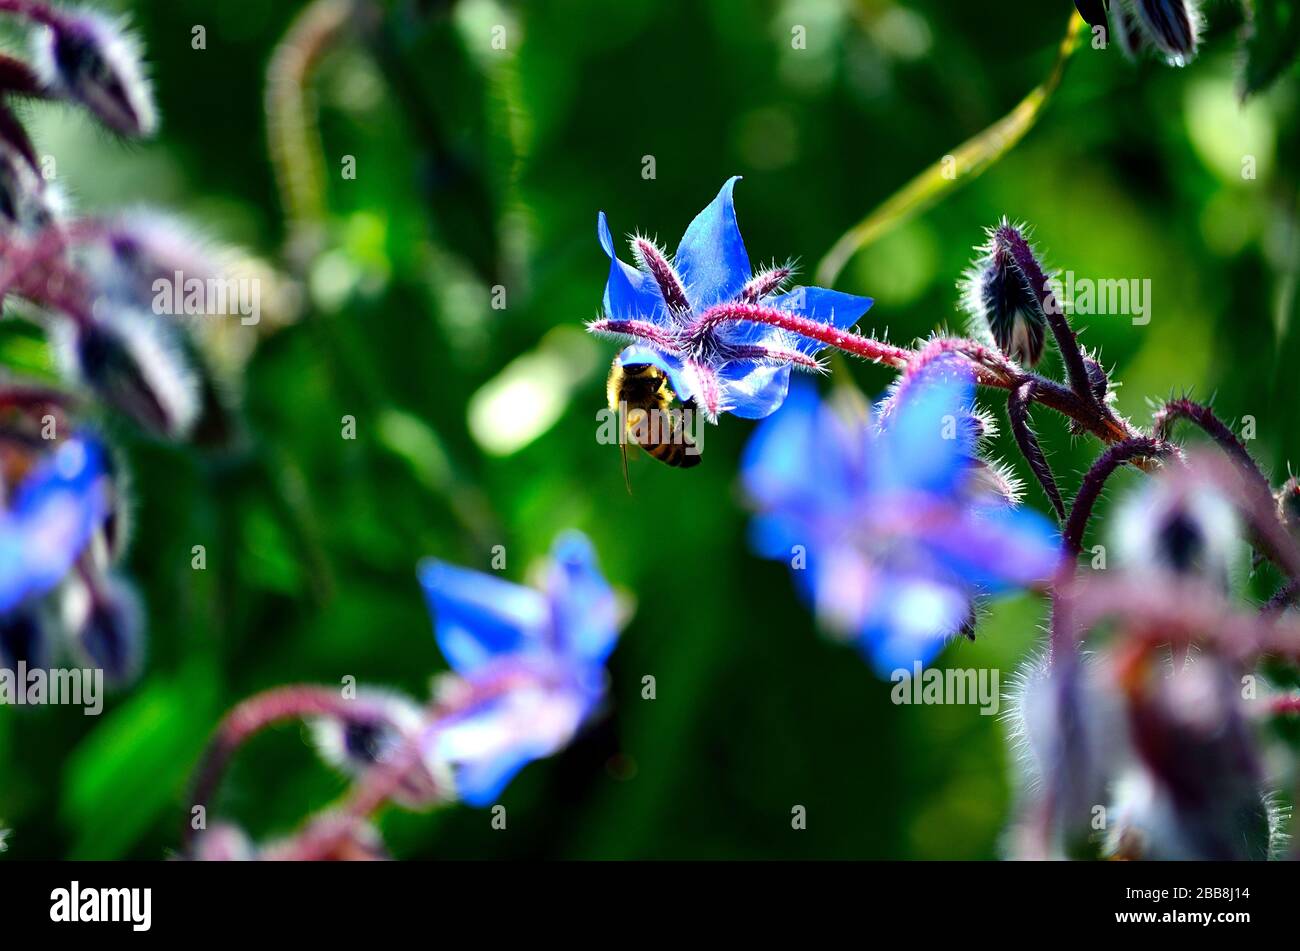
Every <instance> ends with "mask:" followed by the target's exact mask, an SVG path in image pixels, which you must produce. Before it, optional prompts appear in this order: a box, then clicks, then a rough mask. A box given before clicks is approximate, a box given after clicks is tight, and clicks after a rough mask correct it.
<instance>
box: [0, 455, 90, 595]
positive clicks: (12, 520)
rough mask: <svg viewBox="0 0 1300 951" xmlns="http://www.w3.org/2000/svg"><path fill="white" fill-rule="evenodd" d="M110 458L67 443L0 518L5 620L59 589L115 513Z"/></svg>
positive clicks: (33, 474)
mask: <svg viewBox="0 0 1300 951" xmlns="http://www.w3.org/2000/svg"><path fill="white" fill-rule="evenodd" d="M112 500H113V497H112V488H111V480H110V477H109V470H108V452H107V450H106V449H105V448H104V446H103V445H102V444H100V443H99V442H98V441H97V440H95V439H91V438H89V437H84V436H79V437H74V438H72V439H68V440H67V441H66V442H64V443H63V444H62V445H60V446H59V447H58V448H57V449H55V450H54V451H53V452H52V453H50V454H49V455H47V456H45V457H44V458H42V459H41V460H40V461H38V462H37V463H36V465H35V466H34V467H33V469H32V471H31V472H30V473H29V474H28V475H27V477H26V478H25V479H23V480H22V482H20V483H19V484H18V486H17V488H16V489H15V490H14V492H13V494H12V496H11V497H10V499H9V502H8V504H7V506H6V507H5V510H4V511H3V513H0V614H4V613H7V612H9V611H11V610H13V609H14V608H16V607H18V606H19V605H21V604H23V603H24V602H25V601H28V600H30V599H32V598H35V597H39V596H40V595H43V594H45V593H46V592H48V591H50V590H51V589H52V588H54V586H55V585H57V584H58V583H59V582H60V581H61V580H63V577H64V576H65V575H66V574H67V573H68V571H69V570H70V569H71V568H72V566H73V563H74V562H75V561H76V560H77V557H78V556H79V555H80V554H81V552H82V551H83V550H84V549H85V547H86V545H87V544H88V543H89V542H90V539H91V537H92V536H93V535H94V533H95V532H96V531H97V530H99V529H100V527H101V526H103V525H104V523H105V520H106V519H107V518H108V516H109V515H110V513H111V511H112Z"/></svg>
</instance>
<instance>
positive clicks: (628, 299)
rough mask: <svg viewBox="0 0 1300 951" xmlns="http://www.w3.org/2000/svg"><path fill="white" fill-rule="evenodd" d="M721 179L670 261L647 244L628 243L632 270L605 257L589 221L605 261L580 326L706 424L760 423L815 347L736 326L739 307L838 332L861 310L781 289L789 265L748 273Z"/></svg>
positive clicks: (784, 334)
mask: <svg viewBox="0 0 1300 951" xmlns="http://www.w3.org/2000/svg"><path fill="white" fill-rule="evenodd" d="M737 181H739V176H736V177H734V178H731V179H729V180H728V181H727V182H726V184H724V185H723V186H722V190H721V191H720V192H718V196H717V198H715V199H714V200H713V202H712V203H711V204H710V205H709V206H708V207H707V208H705V209H704V210H703V211H702V212H700V213H699V215H697V216H696V218H695V220H694V221H692V222H691V224H690V227H688V228H687V229H686V233H685V234H684V235H683V236H682V240H681V242H680V243H679V244H678V246H677V252H676V254H674V255H673V256H672V258H671V259H669V258H668V257H667V255H666V254H665V253H664V251H662V250H661V249H660V248H658V247H657V246H656V245H655V244H654V243H653V242H652V241H649V240H647V239H646V238H643V237H634V238H633V239H632V250H633V253H634V254H635V256H636V259H637V263H638V264H639V265H640V266H639V267H633V266H631V265H629V264H625V263H623V262H622V261H620V260H619V259H618V257H617V256H616V255H615V253H614V241H613V238H612V237H611V236H610V231H609V223H608V222H607V221H606V219H605V213H604V212H601V213H600V214H599V216H598V217H597V229H596V230H597V236H598V237H599V239H600V246H601V247H602V248H603V249H604V251H605V253H606V254H607V255H608V256H609V261H610V268H609V279H608V281H607V282H606V284H605V298H604V317H603V318H601V319H599V320H595V321H592V322H591V323H589V324H588V329H589V330H591V331H592V332H594V333H602V334H608V335H610V336H614V337H619V338H623V339H627V340H630V341H632V342H633V344H634V346H633V347H629V348H628V349H627V350H624V351H623V353H622V354H620V357H619V360H620V361H621V362H622V363H624V364H627V363H650V364H652V365H654V366H657V367H658V368H659V369H661V370H663V371H664V372H665V373H666V374H667V375H668V378H669V381H670V382H671V384H672V387H673V390H674V392H675V393H676V394H677V397H678V399H680V400H681V401H682V402H689V401H694V403H695V404H696V405H697V406H698V407H699V408H700V409H701V410H702V411H703V413H704V415H705V417H706V418H707V419H708V420H709V421H711V422H717V419H718V416H719V415H720V414H721V413H724V412H725V413H732V414H733V415H736V416H740V417H744V418H746V419H761V418H762V417H765V416H768V415H770V414H771V413H773V412H774V411H775V410H776V409H778V408H779V407H780V405H781V403H782V401H783V400H784V399H785V395H786V391H787V389H788V387H789V382H790V368H791V367H798V368H800V369H804V370H817V369H820V365H819V364H818V362H817V360H816V358H815V355H816V354H817V352H818V351H820V350H821V349H822V348H823V347H824V346H825V344H823V343H821V342H820V341H817V340H812V339H809V338H807V337H803V336H800V335H797V334H793V333H790V332H788V331H786V330H784V329H782V328H780V327H775V326H771V325H770V324H765V323H759V322H755V321H750V320H744V319H742V318H741V317H739V316H738V315H740V314H743V313H744V308H746V307H748V308H755V309H758V308H765V309H769V310H778V311H782V312H785V313H788V314H792V315H795V316H798V317H805V318H809V319H812V320H816V321H818V322H820V323H825V324H830V325H833V326H834V327H837V328H840V329H844V328H847V327H850V326H852V325H853V324H854V323H856V322H857V320H858V319H859V318H860V317H861V316H862V315H863V314H865V313H866V312H867V309H868V308H870V307H871V304H872V300H871V298H869V297H855V296H853V295H851V294H842V293H840V292H839V291H832V290H827V289H826V288H822V287H796V288H794V289H792V290H790V291H787V292H783V291H782V289H783V287H784V286H785V284H786V282H787V280H788V279H789V278H790V276H791V274H792V268H791V267H790V266H782V267H773V268H770V269H767V270H764V271H760V272H759V273H758V274H755V273H754V272H753V271H752V269H751V268H750V263H749V255H748V253H747V252H746V250H745V243H744V241H743V240H742V239H741V237H740V228H739V226H738V225H737V223H736V209H735V206H734V204H733V202H732V190H733V189H734V188H735V184H736V182H737Z"/></svg>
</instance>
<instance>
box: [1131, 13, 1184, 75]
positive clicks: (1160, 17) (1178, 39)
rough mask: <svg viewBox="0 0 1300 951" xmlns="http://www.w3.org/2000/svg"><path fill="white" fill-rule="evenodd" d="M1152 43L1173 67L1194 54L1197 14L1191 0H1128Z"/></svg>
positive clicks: (1181, 64)
mask: <svg viewBox="0 0 1300 951" xmlns="http://www.w3.org/2000/svg"><path fill="white" fill-rule="evenodd" d="M1130 2H1131V3H1132V6H1133V9H1134V11H1135V12H1136V14H1137V19H1138V22H1139V23H1141V25H1142V29H1143V31H1144V32H1145V34H1146V36H1147V37H1148V38H1149V39H1150V41H1151V43H1152V45H1154V46H1155V47H1156V49H1158V50H1160V52H1161V53H1163V54H1164V55H1165V56H1166V57H1168V59H1169V62H1170V63H1171V64H1172V65H1175V66H1185V65H1186V64H1187V63H1189V62H1191V61H1192V58H1193V57H1195V56H1196V44H1197V41H1198V36H1197V34H1198V33H1199V31H1200V15H1199V14H1198V13H1197V11H1196V7H1195V5H1194V4H1193V3H1192V0H1130Z"/></svg>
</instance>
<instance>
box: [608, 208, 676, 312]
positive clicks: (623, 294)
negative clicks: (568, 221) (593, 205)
mask: <svg viewBox="0 0 1300 951" xmlns="http://www.w3.org/2000/svg"><path fill="white" fill-rule="evenodd" d="M596 236H597V237H598V238H599V239H600V246H601V247H602V248H604V249H605V253H606V254H607V255H609V280H608V281H606V282H605V301H604V304H605V316H607V317H615V318H622V319H626V320H630V319H635V318H641V319H643V320H654V319H659V318H662V317H663V316H664V313H665V311H664V306H663V302H664V301H663V294H662V293H661V292H660V290H659V285H658V284H656V283H655V281H654V279H653V278H652V277H650V275H648V274H646V273H645V272H644V271H640V270H638V269H637V268H634V267H632V266H631V265H630V264H624V263H623V262H622V261H620V260H619V259H618V257H617V256H616V255H615V254H614V239H613V238H612V237H610V233H609V222H608V221H607V220H606V219H605V213H604V212H603V211H602V212H600V213H599V214H598V215H597V216H596Z"/></svg>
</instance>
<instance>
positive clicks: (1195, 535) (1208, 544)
mask: <svg viewBox="0 0 1300 951" xmlns="http://www.w3.org/2000/svg"><path fill="white" fill-rule="evenodd" d="M1116 537H1117V541H1118V545H1117V547H1118V549H1119V552H1120V555H1121V557H1122V558H1123V560H1124V562H1125V564H1126V565H1128V566H1130V567H1131V568H1132V569H1134V570H1145V571H1156V572H1162V573H1165V574H1169V575H1178V576H1183V577H1189V576H1190V577H1194V578H1198V579H1201V580H1204V581H1208V582H1210V583H1212V584H1214V585H1215V586H1216V587H1217V588H1219V589H1220V590H1222V591H1224V592H1227V591H1228V590H1229V588H1230V580H1231V571H1232V569H1233V567H1234V566H1235V565H1236V564H1237V563H1238V561H1239V560H1240V556H1241V553H1242V551H1243V548H1242V542H1241V536H1240V526H1239V524H1238V520H1237V516H1236V511H1235V509H1234V508H1233V505H1232V503H1231V501H1229V500H1228V499H1226V498H1224V496H1223V495H1222V494H1221V493H1220V492H1218V491H1217V490H1216V489H1215V488H1214V487H1212V486H1209V485H1196V484H1193V485H1190V486H1189V485H1183V484H1178V483H1174V482H1173V481H1172V480H1168V479H1157V480H1155V481H1152V482H1149V483H1147V484H1146V485H1144V486H1143V487H1142V489H1141V490H1140V491H1139V492H1137V493H1136V494H1134V495H1133V496H1131V497H1130V498H1129V499H1128V500H1127V501H1126V502H1125V504H1124V505H1123V507H1122V508H1121V510H1120V512H1119V515H1118V518H1117V520H1116Z"/></svg>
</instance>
